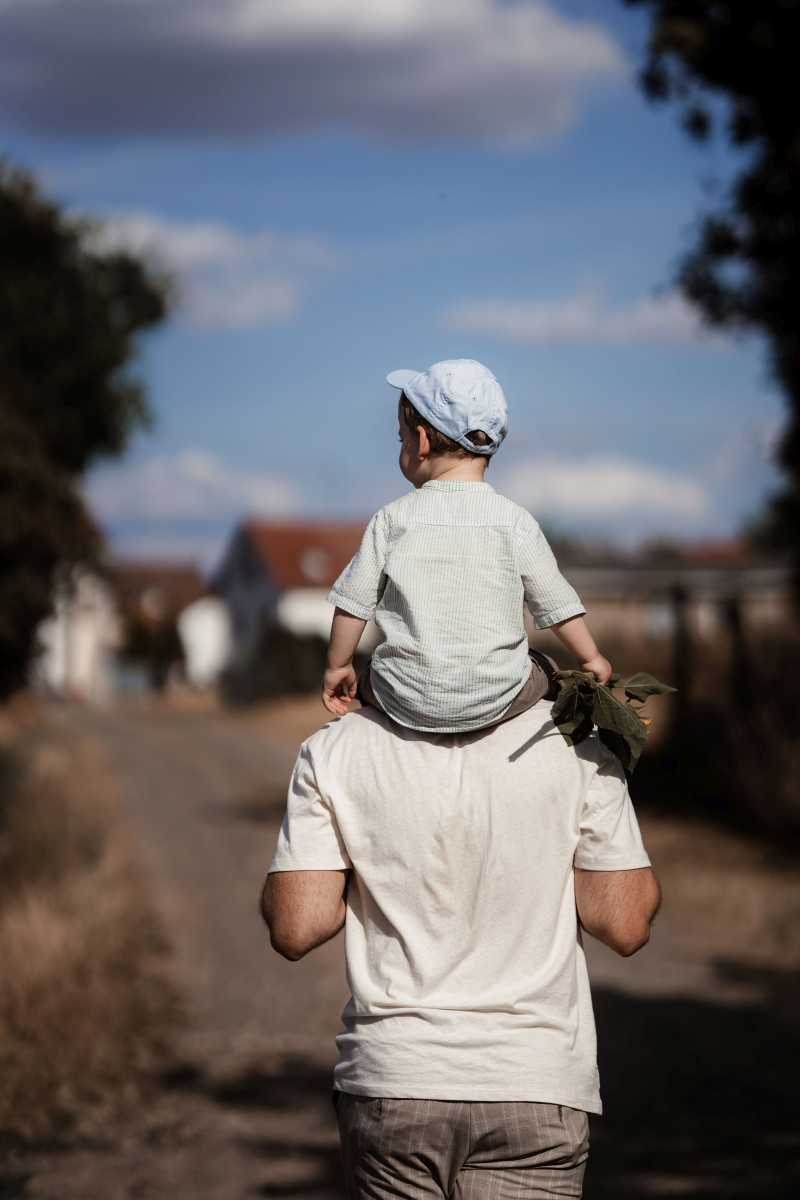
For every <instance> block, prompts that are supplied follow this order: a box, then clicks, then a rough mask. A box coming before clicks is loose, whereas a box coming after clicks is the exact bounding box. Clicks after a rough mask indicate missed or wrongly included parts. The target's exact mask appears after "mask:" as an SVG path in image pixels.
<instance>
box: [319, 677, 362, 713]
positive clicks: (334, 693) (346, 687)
mask: <svg viewBox="0 0 800 1200" xmlns="http://www.w3.org/2000/svg"><path fill="white" fill-rule="evenodd" d="M357 685H358V677H357V675H356V673H355V671H354V670H353V666H352V664H350V665H349V666H346V667H329V668H328V670H327V671H326V672H325V674H324V675H323V677H322V703H323V704H324V705H325V707H326V708H327V710H328V712H329V713H333V715H334V716H335V717H343V716H344V714H345V713H346V712H349V711H350V709H349V708H348V706H347V701H348V700H355V698H356V687H357Z"/></svg>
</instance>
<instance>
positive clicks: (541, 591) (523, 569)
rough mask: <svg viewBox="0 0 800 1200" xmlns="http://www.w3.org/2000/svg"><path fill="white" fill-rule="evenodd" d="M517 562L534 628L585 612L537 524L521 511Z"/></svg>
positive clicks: (545, 627) (526, 513) (545, 626)
mask: <svg viewBox="0 0 800 1200" xmlns="http://www.w3.org/2000/svg"><path fill="white" fill-rule="evenodd" d="M515 532H516V539H517V561H518V564H519V573H520V577H521V578H522V586H523V588H524V591H525V603H526V605H527V607H528V609H529V611H530V614H531V616H532V617H533V620H534V623H535V625H536V628H537V629H547V628H548V626H550V625H555V624H557V623H558V622H559V621H566V620H568V618H569V617H579V616H581V615H582V614H583V613H585V612H586V609H585V608H584V606H583V604H582V603H581V599H580V596H579V595H578V593H577V592H576V591H575V589H574V587H573V586H572V584H570V583H568V582H567V580H566V579H565V578H564V576H563V575H562V574H561V572H560V571H559V569H558V563H557V562H556V556H555V555H554V554H553V551H552V549H551V548H550V543H549V542H548V540H547V538H546V537H545V536H544V534H543V533H542V530H541V528H540V526H539V523H538V521H536V520H535V519H534V518H533V517H532V516H531V514H530V513H529V512H526V511H525V510H524V509H523V510H522V512H521V516H520V519H519V521H518V522H517V526H516V531H515Z"/></svg>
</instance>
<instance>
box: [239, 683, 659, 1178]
mask: <svg viewBox="0 0 800 1200" xmlns="http://www.w3.org/2000/svg"><path fill="white" fill-rule="evenodd" d="M551 707H552V706H551V704H550V703H549V702H548V701H547V700H542V701H539V702H538V703H537V704H535V705H534V707H533V708H531V709H530V710H529V711H528V712H525V713H523V714H522V715H520V716H518V717H516V718H514V719H513V720H511V721H508V722H507V723H505V724H501V725H497V726H495V727H494V728H493V729H490V730H488V731H487V730H482V731H479V732H477V733H469V734H439V735H434V734H423V733H419V732H416V731H414V730H410V729H404V728H402V727H400V726H398V725H396V724H393V723H392V722H391V721H390V720H389V719H388V718H387V717H385V716H384V715H383V714H382V713H379V712H377V711H376V710H375V709H371V708H364V709H362V710H360V711H359V712H354V713H351V714H349V715H347V716H345V717H342V718H341V719H339V720H336V721H333V722H332V723H330V724H329V725H326V726H325V727H324V728H323V729H321V730H319V731H318V732H317V733H315V734H314V735H313V736H312V737H311V738H309V739H308V741H307V742H305V743H304V744H303V746H302V747H301V749H300V753H299V756H298V759H297V763H296V765H295V769H294V773H293V775H292V781H291V784H290V788H289V796H288V802H287V811H286V817H285V820H284V823H283V827H282V829H281V832H280V835H279V839H278V845H277V849H276V851H275V855H274V858H273V860H272V863H271V865H270V868H269V873H268V876H267V880H266V883H265V885H264V891H263V895H262V911H263V915H264V918H265V920H266V922H267V924H268V926H269V929H270V935H271V941H272V945H273V946H274V947H275V949H276V950H277V951H278V952H279V953H280V954H282V955H283V956H284V957H286V958H289V959H292V960H295V959H299V958H302V957H303V955H305V954H307V953H308V951H309V950H312V949H313V948H314V947H315V946H318V945H321V944H322V943H323V942H325V941H327V940H328V939H329V938H331V937H333V936H334V935H335V934H336V933H337V932H338V931H339V930H340V929H341V927H342V925H345V926H346V930H345V954H346V959H347V969H348V979H349V981H350V985H351V987H352V991H353V995H352V998H351V999H350V1000H349V1001H348V1003H347V1005H346V1006H345V1009H344V1011H343V1013H342V1021H343V1030H342V1032H341V1033H340V1034H339V1035H338V1037H337V1039H336V1040H337V1046H338V1051H339V1059H338V1063H337V1065H336V1068H335V1071H334V1103H335V1105H336V1109H337V1118H338V1124H339V1134H340V1138H341V1143H342V1154H343V1161H344V1168H345V1176H346V1180H347V1195H348V1196H349V1197H354V1198H356V1200H361V1198H366V1197H369V1198H370V1200H384V1198H386V1200H389V1198H390V1197H391V1198H395V1197H409V1198H411V1197H414V1198H416V1197H436V1198H438V1200H442V1198H443V1197H446V1198H453V1200H479V1198H481V1200H482V1198H484V1197H492V1200H505V1198H506V1197H516V1198H519V1200H527V1198H533V1197H537V1198H538V1197H550V1196H572V1197H580V1195H581V1192H582V1183H583V1173H584V1170H585V1165H586V1158H587V1154H588V1116H587V1114H588V1113H600V1112H602V1106H601V1102H600V1094H599V1080H598V1076H597V1066H596V1043H595V1030H594V1019H593V1014H592V1005H591V997H590V993H589V981H588V976H587V970H586V962H585V959H584V952H583V947H582V942H581V927H582V928H583V929H584V930H586V931H587V932H588V933H591V934H593V935H594V936H595V937H598V938H600V939H601V940H602V941H604V942H606V943H607V944H608V945H609V946H611V947H612V948H613V949H614V950H616V951H617V952H618V953H619V954H622V955H630V954H633V953H634V952H635V951H636V950H638V949H639V948H640V947H641V946H643V945H644V944H645V942H646V941H647V939H648V936H649V928H650V922H651V921H652V919H653V916H654V915H655V913H656V911H657V908H658V905H659V902H660V892H659V887H658V884H657V882H656V879H655V876H654V875H653V872H652V870H651V869H650V860H649V858H648V856H647V854H646V852H645V850H644V847H643V845H642V841H641V836H640V833H639V827H638V824H637V821H636V817H635V814H634V811H633V807H632V804H631V801H630V797H629V795H628V790H627V786H626V783H625V777H624V774H623V772H622V769H621V767H620V765H619V762H618V760H617V759H616V758H615V756H614V755H613V754H611V753H610V752H609V751H608V750H606V748H605V747H604V746H603V745H602V743H601V742H600V741H599V739H598V738H597V737H596V735H592V736H591V737H590V738H588V739H587V740H586V741H584V742H582V743H581V744H580V745H579V746H577V747H571V746H569V745H567V743H566V742H565V741H564V739H563V738H562V736H561V734H560V733H559V731H558V730H557V728H556V727H555V726H554V724H553V722H552V720H551V719H550V712H551Z"/></svg>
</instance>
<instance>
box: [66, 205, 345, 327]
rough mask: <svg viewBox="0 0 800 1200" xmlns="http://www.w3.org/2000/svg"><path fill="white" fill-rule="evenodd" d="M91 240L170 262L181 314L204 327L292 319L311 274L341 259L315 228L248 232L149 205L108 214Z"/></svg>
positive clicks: (162, 262) (314, 275) (104, 246)
mask: <svg viewBox="0 0 800 1200" xmlns="http://www.w3.org/2000/svg"><path fill="white" fill-rule="evenodd" d="M89 240H90V241H91V242H92V244H94V245H96V246H98V247H99V248H100V249H107V248H114V247H123V248H125V249H128V250H131V251H132V252H133V253H135V254H138V255H145V256H147V257H149V258H151V259H153V260H155V261H156V262H157V263H159V264H160V265H161V266H163V267H165V268H166V269H167V270H168V271H169V272H170V273H171V274H172V275H173V277H174V278H176V279H177V281H178V285H179V299H180V308H181V311H182V315H183V317H184V319H185V320H186V321H188V322H189V324H192V325H196V326H198V327H200V328H204V329H208V328H226V329H241V328H248V327H253V326H258V325H271V324H274V323H276V322H280V321H284V320H287V319H288V318H290V317H292V316H293V315H294V314H295V313H296V312H297V311H298V310H299V308H300V305H301V303H302V299H303V296H304V293H305V291H306V290H307V288H308V287H309V286H310V284H311V282H312V280H314V279H315V278H318V277H319V275H320V274H321V273H322V272H324V271H325V270H329V269H331V268H333V267H335V266H336V265H337V264H338V262H339V259H338V256H337V254H336V253H335V251H334V250H333V248H332V247H331V246H330V245H329V244H328V243H327V242H326V241H325V240H324V239H323V238H321V237H319V236H317V235H316V234H286V235H284V234H278V233H275V232H274V231H273V230H268V229H258V230H255V231H253V232H246V231H243V230H239V229H235V228H234V227H233V226H231V225H226V224H224V223H223V222H220V221H175V220H170V219H168V218H165V217H161V216H159V215H158V214H156V213H152V212H146V211H133V212H117V213H109V214H108V215H107V216H106V217H105V219H104V221H103V224H102V226H100V227H99V228H98V229H97V230H96V232H94V233H93V234H92V235H91V237H90V239H89Z"/></svg>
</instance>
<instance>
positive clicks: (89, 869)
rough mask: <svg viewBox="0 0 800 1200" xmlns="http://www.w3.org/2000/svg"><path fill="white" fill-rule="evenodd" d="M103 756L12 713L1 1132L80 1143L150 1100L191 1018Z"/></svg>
mask: <svg viewBox="0 0 800 1200" xmlns="http://www.w3.org/2000/svg"><path fill="white" fill-rule="evenodd" d="M168 952H169V948H168V946H167V945H166V944H165V941H164V938H163V935H162V932H161V928H160V925H159V921H158V918H157V915H156V914H155V912H154V910H153V908H152V907H151V904H150V900H149V896H148V891H147V886H146V881H145V879H144V878H143V877H142V875H141V874H140V871H139V868H138V865H137V862H136V855H135V847H134V845H133V843H132V841H131V838H130V836H129V834H128V831H127V830H126V828H125V826H124V824H123V821H122V817H121V812H120V808H119V803H118V796H117V794H116V791H115V782H114V779H113V776H112V775H111V774H110V772H109V769H108V766H107V764H106V762H105V761H104V759H103V755H102V753H101V750H100V748H99V747H98V746H97V745H95V744H93V743H92V742H90V741H88V740H84V739H80V740H78V741H75V740H71V739H70V738H69V736H68V734H67V732H66V731H65V730H63V729H59V727H58V725H57V724H56V725H54V724H53V723H52V721H48V723H47V724H45V725H43V724H41V723H40V720H39V718H38V717H37V716H36V715H35V714H34V713H32V712H31V711H30V710H27V711H20V710H19V708H18V709H17V710H16V711H12V712H9V711H8V710H0V964H2V968H1V969H0V1130H2V1132H3V1134H4V1135H6V1136H9V1135H10V1136H11V1137H17V1138H22V1139H26V1140H27V1139H42V1138H53V1137H55V1138H57V1139H62V1138H63V1139H74V1138H75V1137H76V1136H92V1135H96V1134H97V1133H99V1132H100V1131H101V1130H103V1129H104V1128H105V1127H106V1126H107V1123H108V1121H109V1119H110V1118H112V1117H113V1116H114V1115H115V1114H118V1113H119V1112H121V1111H122V1110H123V1109H124V1108H125V1107H126V1106H128V1105H131V1104H136V1103H140V1102H141V1101H142V1099H143V1098H144V1097H145V1096H146V1094H147V1091H148V1088H149V1086H150V1085H151V1081H152V1080H153V1078H154V1069H155V1067H156V1066H157V1064H158V1062H159V1059H160V1058H161V1056H162V1055H163V1053H164V1052H165V1051H166V1049H167V1046H168V1042H169V1036H170V1032H171V1030H172V1029H173V1028H174V1026H175V1023H176V1021H177V1019H178V1017H179V1007H178V1003H177V1000H176V997H175V995H174V992H173V990H172V988H171V985H170V983H169V981H168V978H167V975H166V963H167V959H168Z"/></svg>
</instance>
